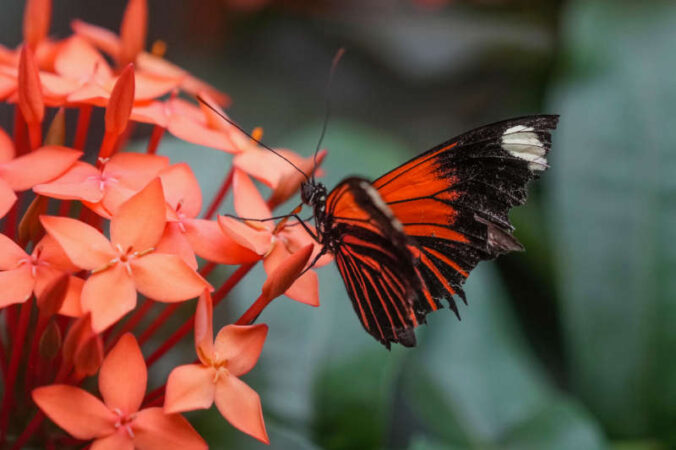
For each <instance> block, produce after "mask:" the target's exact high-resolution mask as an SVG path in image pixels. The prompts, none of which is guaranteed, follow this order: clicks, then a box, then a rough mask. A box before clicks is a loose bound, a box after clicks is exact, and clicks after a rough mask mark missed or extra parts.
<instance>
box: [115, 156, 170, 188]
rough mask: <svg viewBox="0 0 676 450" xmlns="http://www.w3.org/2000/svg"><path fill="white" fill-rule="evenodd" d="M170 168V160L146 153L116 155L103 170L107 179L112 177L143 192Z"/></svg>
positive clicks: (117, 181) (128, 186)
mask: <svg viewBox="0 0 676 450" xmlns="http://www.w3.org/2000/svg"><path fill="white" fill-rule="evenodd" d="M166 167H169V158H167V157H166V156H159V155H147V154H144V153H116V154H115V155H113V157H112V158H110V161H108V163H107V164H106V167H105V168H104V169H103V173H104V175H105V176H106V177H111V178H113V179H115V180H116V183H120V184H122V185H123V186H125V187H127V188H129V189H134V190H137V191H138V190H141V189H143V188H144V187H145V186H146V185H147V184H148V183H149V182H151V181H152V180H153V178H155V177H157V176H158V175H159V173H160V171H161V170H163V169H165V168H166Z"/></svg>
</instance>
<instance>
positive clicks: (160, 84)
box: [135, 72, 181, 102]
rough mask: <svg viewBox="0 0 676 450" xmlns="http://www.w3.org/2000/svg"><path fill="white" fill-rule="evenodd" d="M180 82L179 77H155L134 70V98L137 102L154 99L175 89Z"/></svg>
mask: <svg viewBox="0 0 676 450" xmlns="http://www.w3.org/2000/svg"><path fill="white" fill-rule="evenodd" d="M180 82H181V79H180V78H165V77H155V76H152V75H150V74H145V73H143V72H136V98H135V100H136V101H137V102H147V101H150V100H155V99H157V98H160V97H162V96H163V95H165V94H168V93H170V92H171V91H173V90H174V89H176V88H177V87H178V86H179V84H180Z"/></svg>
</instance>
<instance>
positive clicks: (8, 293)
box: [0, 234, 80, 315]
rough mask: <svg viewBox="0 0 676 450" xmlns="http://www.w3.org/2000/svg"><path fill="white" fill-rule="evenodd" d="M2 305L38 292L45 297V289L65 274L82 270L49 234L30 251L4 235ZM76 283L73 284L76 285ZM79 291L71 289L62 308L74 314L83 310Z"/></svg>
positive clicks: (1, 243)
mask: <svg viewBox="0 0 676 450" xmlns="http://www.w3.org/2000/svg"><path fill="white" fill-rule="evenodd" d="M0 270H2V272H0V286H2V289H0V308H4V307H5V306H7V305H11V304H14V303H23V302H25V301H26V300H28V298H29V297H30V296H31V295H32V294H33V293H35V295H36V297H38V299H39V298H41V297H42V296H43V294H45V291H46V290H47V289H48V288H49V287H50V286H51V285H52V283H54V282H56V281H57V279H59V277H61V276H62V275H64V274H69V273H74V272H76V271H77V270H78V268H77V267H75V266H73V264H72V263H71V262H70V260H69V259H68V257H67V256H66V255H65V253H63V250H61V248H60V247H59V246H58V244H56V242H54V240H53V239H52V238H50V237H49V236H46V237H45V238H43V239H42V241H40V242H39V243H38V244H37V245H36V246H35V249H34V250H33V253H32V254H30V255H29V254H28V253H26V252H25V251H24V250H23V249H22V248H21V247H19V246H18V245H17V244H16V243H15V242H14V241H12V240H11V239H10V238H8V237H7V236H5V235H4V234H0ZM74 287H75V286H73V288H74ZM79 301H80V297H79V293H78V292H77V291H76V290H75V289H70V290H69V291H68V295H67V296H66V300H65V302H64V306H62V309H63V310H64V311H65V312H68V313H69V314H67V315H79V314H77V313H76V314H73V311H78V310H79Z"/></svg>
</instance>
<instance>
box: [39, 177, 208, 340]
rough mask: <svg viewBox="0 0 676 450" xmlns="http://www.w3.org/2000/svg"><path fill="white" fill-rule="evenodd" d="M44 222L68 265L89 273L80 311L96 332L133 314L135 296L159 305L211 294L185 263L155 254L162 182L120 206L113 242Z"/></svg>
mask: <svg viewBox="0 0 676 450" xmlns="http://www.w3.org/2000/svg"><path fill="white" fill-rule="evenodd" d="M40 219H41V222H42V225H43V226H44V227H45V229H46V230H47V232H48V233H49V234H50V235H51V236H52V237H54V239H55V240H56V241H57V242H58V243H59V244H60V245H61V247H62V248H63V250H64V251H65V252H66V255H68V257H69V258H70V260H71V261H72V262H73V263H74V264H75V265H76V266H78V267H80V268H81V269H85V270H90V271H91V275H90V276H89V278H88V279H87V281H86V282H85V285H84V287H83V289H82V308H83V310H84V311H88V312H91V314H92V327H93V328H94V330H96V331H97V332H100V331H102V330H105V329H106V328H108V327H109V326H110V325H112V324H113V323H115V322H116V321H117V320H119V319H120V318H121V317H122V316H124V315H125V314H126V313H127V312H129V311H131V310H132V309H134V307H135V306H136V291H137V290H138V291H139V292H140V293H142V294H143V295H145V296H147V297H150V298H153V299H155V300H159V301H164V302H178V301H183V300H187V299H189V298H192V297H196V296H197V295H199V294H200V293H201V292H202V291H203V290H204V289H205V288H210V286H209V284H208V283H207V282H206V280H204V279H203V278H202V277H200V276H199V275H198V274H197V273H195V271H194V270H192V269H191V268H190V267H189V266H188V265H186V264H185V262H183V260H181V258H179V257H178V256H176V255H170V254H163V253H159V252H156V251H155V250H156V249H155V246H156V245H157V243H158V241H159V240H160V237H161V236H162V233H163V231H164V227H165V223H166V206H165V202H164V195H163V193H162V185H161V183H160V180H159V179H155V180H154V181H153V182H151V183H150V184H149V185H148V186H147V187H146V188H144V189H143V190H142V191H141V192H139V193H138V194H136V195H134V196H133V197H131V198H130V199H129V200H127V201H126V202H125V203H123V204H122V206H120V208H119V210H118V212H117V214H116V215H115V216H113V218H112V220H111V223H110V236H111V241H110V242H109V241H108V240H107V239H106V238H105V237H104V236H103V235H102V234H101V233H100V232H99V231H98V230H96V229H95V228H93V227H91V226H89V225H87V224H85V223H83V222H80V221H78V220H75V219H71V218H68V217H54V216H42V217H41V218H40Z"/></svg>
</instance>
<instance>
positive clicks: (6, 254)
mask: <svg viewBox="0 0 676 450" xmlns="http://www.w3.org/2000/svg"><path fill="white" fill-rule="evenodd" d="M25 258H29V256H28V254H27V253H26V252H25V251H24V250H23V249H22V248H21V247H19V244H17V243H16V242H14V241H13V240H11V239H10V238H8V237H7V236H5V235H4V234H0V270H9V269H14V268H16V266H17V264H19V261H20V260H22V259H25Z"/></svg>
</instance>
